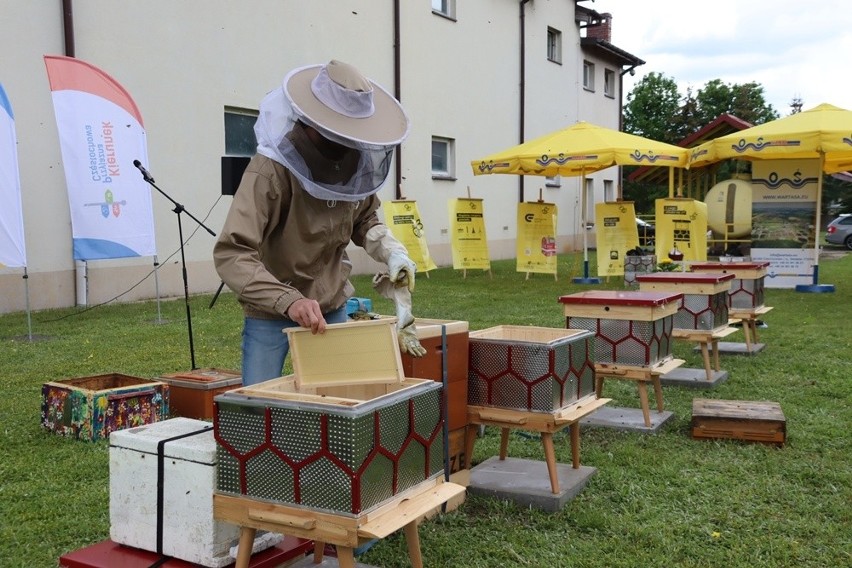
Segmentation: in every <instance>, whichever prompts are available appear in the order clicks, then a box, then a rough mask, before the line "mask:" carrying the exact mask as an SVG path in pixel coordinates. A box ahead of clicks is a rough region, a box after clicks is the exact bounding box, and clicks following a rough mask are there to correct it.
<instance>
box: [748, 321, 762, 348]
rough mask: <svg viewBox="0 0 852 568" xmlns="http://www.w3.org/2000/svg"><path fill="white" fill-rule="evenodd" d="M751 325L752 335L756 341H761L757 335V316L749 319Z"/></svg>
mask: <svg viewBox="0 0 852 568" xmlns="http://www.w3.org/2000/svg"><path fill="white" fill-rule="evenodd" d="M749 324H750V325H749V327H750V328H751V336H752V337H753V338H754V342H755V343H760V338H759V337H758V336H757V316H755V317H753V318H751V319H749Z"/></svg>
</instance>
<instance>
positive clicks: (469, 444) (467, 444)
mask: <svg viewBox="0 0 852 568" xmlns="http://www.w3.org/2000/svg"><path fill="white" fill-rule="evenodd" d="M466 428H467V429H466V430H465V433H464V469H470V464H471V461H472V460H473V444H474V442H476V432H477V430H478V429H479V428H478V425H476V424H468V425H467V427H466Z"/></svg>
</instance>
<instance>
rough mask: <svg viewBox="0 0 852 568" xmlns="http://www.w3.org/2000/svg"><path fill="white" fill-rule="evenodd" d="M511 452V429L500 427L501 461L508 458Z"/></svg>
mask: <svg viewBox="0 0 852 568" xmlns="http://www.w3.org/2000/svg"><path fill="white" fill-rule="evenodd" d="M508 453H509V429H508V428H500V461H503V460H505V459H506V456H507V455H508Z"/></svg>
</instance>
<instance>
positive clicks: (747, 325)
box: [741, 316, 751, 353]
mask: <svg viewBox="0 0 852 568" xmlns="http://www.w3.org/2000/svg"><path fill="white" fill-rule="evenodd" d="M741 321H742V323H743V335H744V336H745V342H746V351H748V352H749V353H751V319H750V318H749V317H748V316H746V317H744V318H743V319H742V320H741Z"/></svg>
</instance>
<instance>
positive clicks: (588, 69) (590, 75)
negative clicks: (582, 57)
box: [583, 61, 595, 91]
mask: <svg viewBox="0 0 852 568" xmlns="http://www.w3.org/2000/svg"><path fill="white" fill-rule="evenodd" d="M583 88H584V89H586V90H587V91H594V90H595V64H594V63H592V62H591V61H583Z"/></svg>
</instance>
